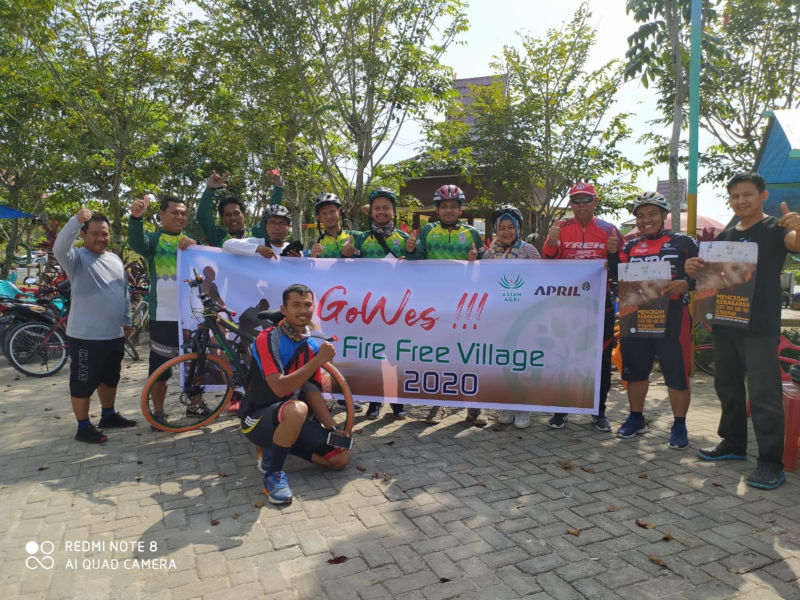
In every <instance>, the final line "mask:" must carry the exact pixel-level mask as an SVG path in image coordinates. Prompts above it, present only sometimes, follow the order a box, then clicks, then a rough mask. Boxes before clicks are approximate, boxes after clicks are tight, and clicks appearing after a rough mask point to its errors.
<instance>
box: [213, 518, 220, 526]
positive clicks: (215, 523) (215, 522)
mask: <svg viewBox="0 0 800 600" xmlns="http://www.w3.org/2000/svg"><path fill="white" fill-rule="evenodd" d="M217 525H219V519H211V526H212V527H215V526H217Z"/></svg>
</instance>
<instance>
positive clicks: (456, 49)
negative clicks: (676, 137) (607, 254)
mask: <svg viewBox="0 0 800 600" xmlns="http://www.w3.org/2000/svg"><path fill="white" fill-rule="evenodd" d="M580 4H581V2H580V1H578V0H562V1H561V2H553V1H551V0H491V1H490V0H473V1H472V2H471V3H470V5H469V7H468V8H467V17H468V19H469V31H467V32H466V33H464V34H462V35H461V36H460V37H459V38H458V41H459V42H461V43H460V44H454V45H453V46H451V47H450V48H449V49H448V51H447V53H446V54H445V56H444V58H443V62H444V63H445V64H446V65H448V66H450V67H452V68H453V69H454V70H455V72H456V77H458V78H466V77H479V76H483V75H489V74H491V73H492V69H491V67H490V63H491V62H492V59H493V57H494V56H496V55H499V54H500V53H501V51H502V48H503V46H504V45H518V43H519V37H518V36H517V35H516V32H518V31H519V32H524V33H526V34H530V35H533V36H535V37H541V36H543V35H544V34H545V32H546V31H547V30H548V29H553V28H559V27H560V25H561V24H562V23H563V22H565V21H568V20H569V19H570V18H571V17H572V15H573V14H574V12H575V10H577V8H578V7H579V6H580ZM589 8H590V10H591V12H592V17H591V20H590V22H591V23H592V25H594V26H595V28H596V30H597V36H596V43H595V46H594V48H593V50H592V53H591V56H590V60H589V64H588V65H587V67H588V68H589V69H594V68H597V67H600V66H601V65H603V64H605V63H606V62H608V61H610V60H613V59H623V58H624V56H625V51H626V50H627V48H628V42H627V37H628V35H630V34H631V33H633V32H634V31H635V30H636V29H637V27H638V26H637V24H636V23H635V22H634V21H633V19H632V18H631V17H630V16H629V15H627V14H626V13H625V2H624V0H590V2H589ZM656 93H657V92H655V91H654V90H652V89H651V90H648V89H646V88H645V87H644V86H642V85H641V83H640V82H639V80H638V79H637V80H631V81H628V82H626V83H624V84H623V85H622V87H621V88H620V91H619V94H618V104H617V109H618V110H624V111H626V112H631V113H634V114H635V117H633V118H631V119H630V120H629V124H630V126H631V128H632V129H633V136H632V138H634V139H635V138H638V137H640V136H641V135H642V134H644V133H647V132H648V131H651V130H653V129H654V127H653V126H651V125H649V124H648V121H650V120H652V119H653V118H655V116H656V100H657V97H656ZM657 129H659V131H660V132H663V133H665V134H666V135H669V131H668V130H663V129H660V128H657ZM684 136H685V139H687V140H688V132H684ZM704 138H705V139H704ZM398 141H399V145H398V147H397V148H394V149H393V151H392V153H391V156H390V158H391V159H392V160H400V159H403V158H408V157H411V156H413V155H414V154H416V153H417V151H418V150H419V146H420V145H421V141H422V140H421V139H420V133H419V129H418V128H416V127H415V126H413V125H411V126H408V127H406V128H405V129H404V130H403V131H401V134H400V137H399V139H398ZM708 143H709V136H707V135H706V136H704V135H703V131H702V129H701V131H700V146H701V148H702V147H703V146H704V144H708ZM622 148H623V151H624V152H625V153H626V154H627V155H628V156H629V157H630V158H632V159H634V160H642V159H643V158H644V154H645V152H646V150H647V149H646V148H645V147H643V146H641V145H638V144H637V143H635V142H634V141H630V142H628V143H626V144H625V145H623V146H622ZM679 174H680V177H682V178H687V177H688V174H687V173H686V170H685V169H683V168H682V169H681V170H680V171H679ZM702 174H703V173H702V170H701V172H700V177H701V178H702ZM667 177H668V174H667V165H666V164H664V165H660V166H659V167H657V168H656V169H655V170H654V171H653V173H652V174H651V175H643V176H641V177H640V178H639V179H638V180H637V185H639V186H640V187H641V188H642V189H643V190H647V189H654V188H655V186H656V182H657V180H658V179H667ZM631 200H633V199H631ZM697 212H698V215H705V216H708V217H711V218H714V219H716V220H717V221H720V222H721V223H723V224H726V223H727V222H728V221H729V220H730V217H731V216H732V215H733V211H731V210H730V208H729V207H728V206H727V202H726V197H725V194H724V189H721V188H715V187H713V186H709V185H701V186H700V187H699V189H698V211H697ZM629 218H630V215H627V214H620V215H619V217H614V216H609V220H611V221H614V222H616V223H619V222H621V221H625V220H628V219H629Z"/></svg>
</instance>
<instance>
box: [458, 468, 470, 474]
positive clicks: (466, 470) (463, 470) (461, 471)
mask: <svg viewBox="0 0 800 600" xmlns="http://www.w3.org/2000/svg"><path fill="white" fill-rule="evenodd" d="M459 473H461V474H462V475H466V474H467V473H469V469H461V470H460V471H459Z"/></svg>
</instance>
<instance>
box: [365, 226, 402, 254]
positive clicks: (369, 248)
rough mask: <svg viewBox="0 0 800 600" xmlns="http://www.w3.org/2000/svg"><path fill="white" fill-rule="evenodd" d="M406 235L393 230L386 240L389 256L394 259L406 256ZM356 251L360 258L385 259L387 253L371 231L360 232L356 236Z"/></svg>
mask: <svg viewBox="0 0 800 600" xmlns="http://www.w3.org/2000/svg"><path fill="white" fill-rule="evenodd" d="M407 239H408V234H407V233H404V232H402V231H400V230H399V229H395V230H394V232H392V235H390V236H389V237H388V238H386V245H387V246H388V248H389V250H391V254H393V255H394V256H395V257H396V258H400V257H404V256H405V255H406V240H407ZM355 246H356V250H357V251H358V252H359V253H360V256H361V257H362V258H385V257H386V256H387V255H388V254H389V252H386V250H384V248H383V246H382V245H381V243H380V242H379V241H378V239H377V238H376V237H375V234H374V233H373V232H372V231H362V232H360V233H359V234H358V235H357V236H356V243H355Z"/></svg>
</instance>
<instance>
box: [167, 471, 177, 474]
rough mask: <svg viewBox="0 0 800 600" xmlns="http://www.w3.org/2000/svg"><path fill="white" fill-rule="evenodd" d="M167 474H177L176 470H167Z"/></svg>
mask: <svg viewBox="0 0 800 600" xmlns="http://www.w3.org/2000/svg"><path fill="white" fill-rule="evenodd" d="M166 474H167V475H175V471H167V473H166Z"/></svg>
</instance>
